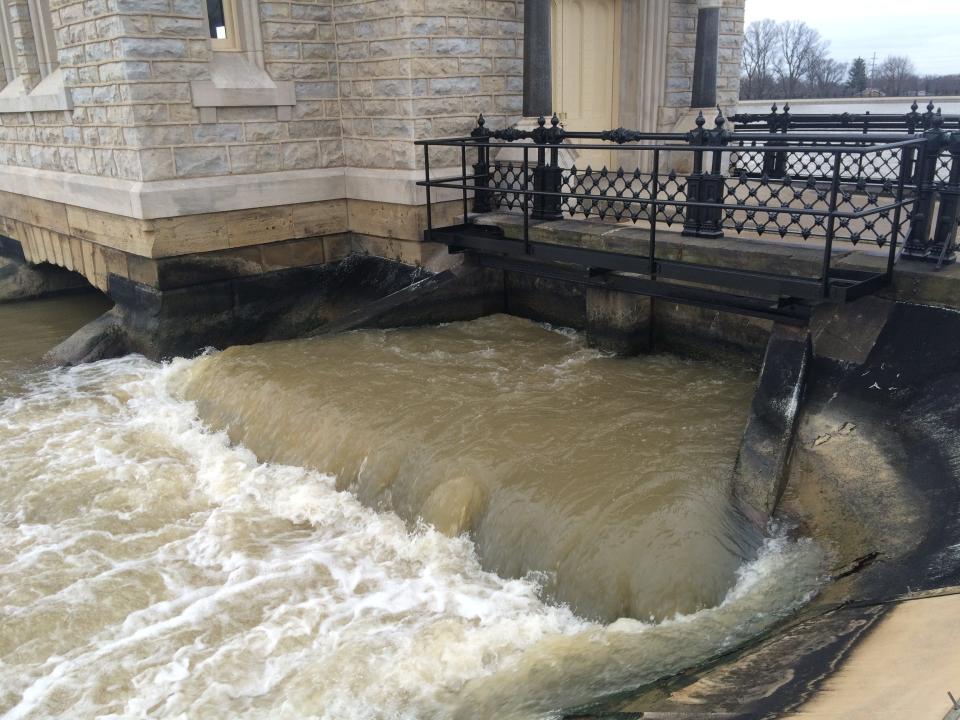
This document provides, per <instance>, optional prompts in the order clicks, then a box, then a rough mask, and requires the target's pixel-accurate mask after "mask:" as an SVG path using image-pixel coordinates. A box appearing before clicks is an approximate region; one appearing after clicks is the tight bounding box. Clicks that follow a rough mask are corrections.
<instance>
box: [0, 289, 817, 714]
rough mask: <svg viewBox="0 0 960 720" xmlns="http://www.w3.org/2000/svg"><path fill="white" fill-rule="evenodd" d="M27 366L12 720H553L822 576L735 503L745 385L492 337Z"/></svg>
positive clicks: (10, 560) (507, 325) (700, 651)
mask: <svg viewBox="0 0 960 720" xmlns="http://www.w3.org/2000/svg"><path fill="white" fill-rule="evenodd" d="M11 307H13V306H9V307H7V308H6V309H5V310H4V312H6V313H8V314H9V313H10V311H11V310H10V308H11ZM22 307H27V306H26V305H24V306H22ZM2 322H3V316H2V315H0V323H2ZM10 352H12V351H11V350H10V346H8V347H7V348H5V349H0V355H3V354H7V355H9V354H10ZM7 359H8V360H9V358H7ZM15 365H16V363H13V365H10V364H9V363H8V364H7V365H3V366H0V373H6V379H5V380H4V383H3V384H2V385H0V392H2V393H4V394H5V395H7V397H6V398H5V399H4V400H3V402H2V404H0V457H2V465H0V606H2V609H0V714H3V717H5V718H9V719H10V720H13V719H14V718H48V717H58V718H71V719H76V718H93V717H104V718H106V717H109V718H148V717H149V718H160V717H163V718H207V717H210V718H224V717H231V718H291V719H293V718H296V719H297V720H301V719H302V718H331V719H333V718H336V719H337V720H344V719H348V718H362V719H364V720H366V719H370V718H417V719H425V718H541V717H555V716H557V715H559V714H560V713H561V711H562V710H563V709H568V708H572V707H576V706H578V705H583V704H585V703H589V702H591V701H592V700H594V699H596V698H598V697H601V696H603V695H604V694H609V693H612V692H617V691H621V690H624V689H627V688H631V687H636V686H639V685H641V684H645V683H648V682H651V681H653V680H655V679H657V678H660V677H663V676H666V675H669V674H672V673H674V672H676V671H678V670H681V669H683V668H685V667H688V666H690V665H692V664H694V663H696V662H699V661H701V660H703V659H705V658H708V657H710V656H712V655H714V654H716V653H718V652H720V651H723V650H724V649H728V648H730V647H732V646H735V645H737V644H739V643H742V642H743V641H745V640H746V639H748V638H750V637H751V636H754V635H756V634H757V633H759V632H762V631H763V630H764V629H765V628H767V627H769V626H771V625H772V624H773V623H775V622H776V621H777V620H779V619H781V618H783V617H785V616H786V615H787V614H789V613H791V612H792V611H794V610H795V609H796V608H797V607H799V606H800V605H801V604H802V603H803V602H805V601H806V600H807V599H808V598H809V597H810V596H811V595H812V594H813V593H814V592H815V591H816V588H817V586H818V582H819V578H820V576H821V573H822V558H821V555H820V552H819V551H818V549H817V547H816V546H815V545H814V544H813V543H811V542H809V541H805V540H800V541H795V540H789V539H787V538H786V537H785V536H783V535H782V534H778V533H772V534H771V536H770V537H768V538H767V539H765V540H762V539H761V540H756V539H755V538H753V537H751V534H750V533H749V532H748V531H747V530H746V529H745V528H744V525H743V523H741V522H740V520H739V518H738V516H737V515H736V513H734V512H733V511H732V510H731V508H730V505H729V503H728V500H727V498H728V493H729V487H728V485H729V475H730V468H731V466H732V463H733V459H734V457H733V456H734V454H735V452H736V445H737V440H738V438H739V435H740V433H741V431H742V426H743V418H744V416H745V415H744V413H745V410H746V407H747V404H748V403H749V398H750V393H751V389H752V384H753V378H752V377H751V376H750V375H749V374H746V373H740V372H738V371H735V370H731V369H730V368H724V367H719V366H715V365H711V364H705V363H702V362H692V361H685V360H680V359H677V358H672V357H669V356H652V357H647V358H636V359H627V360H625V359H617V358H613V357H608V356H605V355H603V354H601V353H598V352H595V351H592V350H589V349H587V348H585V347H584V345H583V344H582V342H581V339H580V338H579V337H578V336H576V335H575V334H573V333H561V332H556V331H552V330H550V329H549V328H545V327H543V326H539V325H536V324H533V323H529V322H526V321H522V320H518V319H515V318H510V317H505V316H499V317H491V318H485V319H482V320H478V321H474V322H471V323H455V324H451V325H446V326H441V327H434V328H421V329H411V330H396V331H360V332H353V333H348V334H345V335H341V336H337V337H329V338H321V339H314V340H304V341H295V342H284V343H274V344H265V345H260V346H255V347H237V348H233V349H230V350H227V351H224V352H221V353H211V354H209V355H205V356H203V357H200V358H197V359H193V360H182V359H180V360H175V361H173V362H171V363H167V364H162V365H158V364H155V363H152V362H149V361H147V360H145V359H143V358H140V357H127V358H124V359H119V360H113V361H105V362H100V363H96V364H92V365H88V366H83V367H78V368H74V369H70V370H49V371H45V370H31V371H29V372H28V373H26V374H23V368H22V367H21V368H19V369H16V379H15V380H12V379H11V378H13V374H14V370H13V369H11V367H13V366H15ZM21 365H22V363H21ZM441 531H443V532H441Z"/></svg>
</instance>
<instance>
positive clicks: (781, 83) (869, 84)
mask: <svg viewBox="0 0 960 720" xmlns="http://www.w3.org/2000/svg"><path fill="white" fill-rule="evenodd" d="M829 49H830V43H829V42H827V41H826V40H824V39H823V38H822V37H821V36H820V33H819V32H817V31H816V30H814V29H813V28H812V27H810V26H809V25H807V24H806V23H805V22H801V21H799V20H785V21H783V22H776V21H774V20H759V21H757V22H753V23H750V25H749V26H747V30H746V33H745V34H744V42H743V68H742V74H741V78H740V97H741V98H742V99H744V100H763V99H769V100H777V99H782V98H834V97H862V96H870V95H881V94H882V95H888V96H902V95H907V96H910V95H941V96H942V95H960V74H953V75H926V76H920V75H918V74H917V72H916V70H915V69H914V66H913V63H912V62H911V61H910V58H907V57H903V56H900V55H889V56H887V57H886V58H885V59H884V60H883V61H882V62H880V63H877V64H876V66H875V67H868V66H867V62H866V61H865V60H864V59H863V58H862V57H858V58H854V59H853V61H852V62H850V63H849V64H847V63H844V62H839V61H837V60H835V59H834V58H833V57H831V56H830V52H829Z"/></svg>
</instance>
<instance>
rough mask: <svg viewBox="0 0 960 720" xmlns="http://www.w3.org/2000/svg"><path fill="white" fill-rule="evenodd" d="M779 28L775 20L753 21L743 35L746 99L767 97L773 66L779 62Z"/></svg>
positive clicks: (742, 84)
mask: <svg viewBox="0 0 960 720" xmlns="http://www.w3.org/2000/svg"><path fill="white" fill-rule="evenodd" d="M777 38H778V30H777V23H776V21H774V20H771V19H769V18H768V19H766V20H760V21H758V22H752V23H750V25H749V26H748V27H747V30H746V33H745V34H744V37H743V82H742V83H741V92H742V94H743V96H744V99H746V100H749V99H752V98H760V97H765V95H766V93H767V92H768V91H769V88H770V85H771V84H772V79H773V68H774V66H775V65H776V63H777V62H778V60H779V58H778V55H777V53H778V49H777Z"/></svg>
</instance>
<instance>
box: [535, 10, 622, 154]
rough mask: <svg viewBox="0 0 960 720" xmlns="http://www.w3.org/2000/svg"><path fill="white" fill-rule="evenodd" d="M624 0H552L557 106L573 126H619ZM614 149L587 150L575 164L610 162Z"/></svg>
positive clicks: (587, 128)
mask: <svg viewBox="0 0 960 720" xmlns="http://www.w3.org/2000/svg"><path fill="white" fill-rule="evenodd" d="M620 2H621V0H553V1H552V25H553V27H552V32H551V43H552V48H551V49H552V54H553V100H554V102H553V105H554V109H555V111H556V112H557V114H558V115H559V116H560V120H561V122H562V123H563V125H564V126H565V127H566V128H567V129H569V130H571V131H597V130H610V129H612V128H614V127H616V122H617V115H618V113H617V107H618V102H619V98H618V86H619V78H620V72H619V68H620ZM612 155H613V153H612V152H611V151H608V150H583V151H581V152H580V153H579V155H578V157H577V159H576V164H577V167H578V168H580V169H583V168H585V167H586V166H587V165H590V166H591V167H592V168H594V169H596V170H598V169H600V168H602V167H604V166H606V167H608V168H609V167H611V163H612Z"/></svg>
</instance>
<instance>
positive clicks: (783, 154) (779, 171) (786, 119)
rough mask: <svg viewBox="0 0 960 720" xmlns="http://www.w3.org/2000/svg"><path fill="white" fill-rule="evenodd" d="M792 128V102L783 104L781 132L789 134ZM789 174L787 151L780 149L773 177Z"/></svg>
mask: <svg viewBox="0 0 960 720" xmlns="http://www.w3.org/2000/svg"><path fill="white" fill-rule="evenodd" d="M789 129H790V103H786V104H785V105H784V106H783V115H781V116H780V132H781V133H782V134H783V135H786V134H787V131H788V130H789ZM786 175H787V151H786V150H780V151H779V152H777V154H776V161H775V163H774V167H773V177H778V178H782V177H786Z"/></svg>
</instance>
